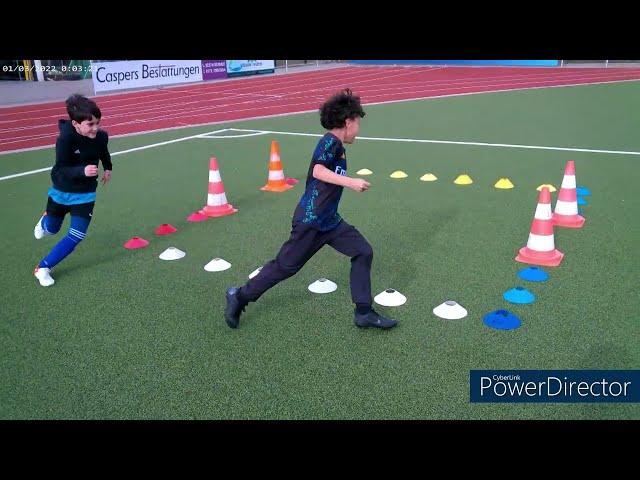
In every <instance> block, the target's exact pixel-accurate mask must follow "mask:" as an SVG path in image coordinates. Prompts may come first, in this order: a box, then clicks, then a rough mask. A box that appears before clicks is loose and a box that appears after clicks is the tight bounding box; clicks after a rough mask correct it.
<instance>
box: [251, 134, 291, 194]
mask: <svg viewBox="0 0 640 480" xmlns="http://www.w3.org/2000/svg"><path fill="white" fill-rule="evenodd" d="M291 183H292V182H287V179H286V178H285V176H284V170H283V169H282V162H281V161H280V145H279V144H278V141H277V140H272V141H271V155H270V156H269V179H268V180H267V184H266V185H265V186H264V187H261V188H260V190H264V191H265V192H285V191H287V190H289V189H291V188H293V185H292V184H291ZM296 183H297V182H296ZM294 185H295V184H294Z"/></svg>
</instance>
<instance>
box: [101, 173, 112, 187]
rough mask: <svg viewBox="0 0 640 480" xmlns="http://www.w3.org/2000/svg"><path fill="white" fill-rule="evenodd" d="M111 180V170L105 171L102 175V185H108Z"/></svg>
mask: <svg viewBox="0 0 640 480" xmlns="http://www.w3.org/2000/svg"><path fill="white" fill-rule="evenodd" d="M109 180H111V170H105V171H104V173H103V174H102V185H106V184H107V182H108V181H109Z"/></svg>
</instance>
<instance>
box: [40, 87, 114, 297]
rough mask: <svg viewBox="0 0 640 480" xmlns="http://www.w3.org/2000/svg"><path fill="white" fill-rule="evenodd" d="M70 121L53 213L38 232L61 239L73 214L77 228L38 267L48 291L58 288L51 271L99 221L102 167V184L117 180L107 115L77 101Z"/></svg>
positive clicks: (64, 127) (63, 133) (64, 128)
mask: <svg viewBox="0 0 640 480" xmlns="http://www.w3.org/2000/svg"><path fill="white" fill-rule="evenodd" d="M66 105H67V113H68V114H69V119H70V120H59V121H58V128H59V129H60V135H59V136H58V139H57V141H56V163H55V165H54V166H53V169H52V170H51V180H52V182H53V186H52V187H50V188H49V192H48V194H49V198H48V200H47V209H46V211H45V213H44V215H43V216H42V217H41V218H40V220H38V223H37V224H36V226H35V228H34V229H33V234H34V236H35V237H36V238H37V239H38V240H39V239H41V238H43V237H45V236H47V235H55V234H56V233H58V231H59V230H60V227H61V226H62V222H63V220H64V217H65V215H66V214H67V213H70V214H71V226H70V227H69V232H68V233H67V235H66V236H65V237H64V238H63V239H62V240H60V241H59V242H58V243H57V244H56V246H54V247H53V249H52V250H51V252H49V255H47V256H46V257H44V258H43V259H42V261H40V263H39V264H38V265H37V266H36V268H35V270H34V272H33V273H34V275H35V277H36V278H37V279H38V281H39V282H40V285H42V286H43V287H48V286H50V285H53V284H54V283H55V282H54V280H53V278H52V277H51V269H52V268H53V267H54V266H56V265H57V264H58V263H60V262H61V261H62V260H63V259H64V258H65V257H66V256H67V255H69V254H70V253H71V252H72V251H73V250H74V248H76V246H77V245H78V244H79V243H80V242H81V241H82V240H84V238H85V236H86V235H87V229H88V228H89V223H90V222H91V216H92V215H93V207H94V205H95V200H96V188H97V186H98V163H99V162H100V161H102V166H103V168H104V173H103V175H102V184H103V185H104V184H106V183H107V182H108V181H109V180H110V179H111V170H112V165H111V155H110V154H109V150H108V148H107V142H108V141H109V136H108V135H107V132H105V131H104V130H99V129H98V126H99V125H100V118H101V117H102V113H101V112H100V109H99V108H98V106H97V105H96V103H95V102H94V101H93V100H90V99H88V98H86V97H83V96H82V95H72V96H70V97H69V98H68V99H67V101H66Z"/></svg>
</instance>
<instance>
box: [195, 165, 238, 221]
mask: <svg viewBox="0 0 640 480" xmlns="http://www.w3.org/2000/svg"><path fill="white" fill-rule="evenodd" d="M237 211H238V209H237V208H233V205H231V204H230V203H227V196H226V195H225V193H224V184H223V183H222V178H221V177H220V170H219V169H218V160H217V159H216V157H211V160H209V195H208V196H207V204H206V205H205V206H204V207H203V208H202V210H200V211H199V212H198V213H201V214H202V215H206V216H207V217H224V216H225V215H231V214H233V213H236V212H237Z"/></svg>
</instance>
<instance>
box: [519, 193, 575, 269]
mask: <svg viewBox="0 0 640 480" xmlns="http://www.w3.org/2000/svg"><path fill="white" fill-rule="evenodd" d="M551 217H552V216H551V193H549V189H548V188H547V187H544V188H543V189H542V191H541V192H540V196H539V199H538V206H537V207H536V213H535V216H534V218H533V223H532V224H531V231H530V233H529V241H528V242H527V246H526V247H522V248H521V249H520V250H519V251H518V256H517V257H516V261H517V262H521V263H529V264H532V265H542V266H546V267H557V266H558V265H560V262H561V261H562V258H563V257H564V253H562V252H560V251H559V250H556V246H555V242H554V238H553V220H552V218H551Z"/></svg>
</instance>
